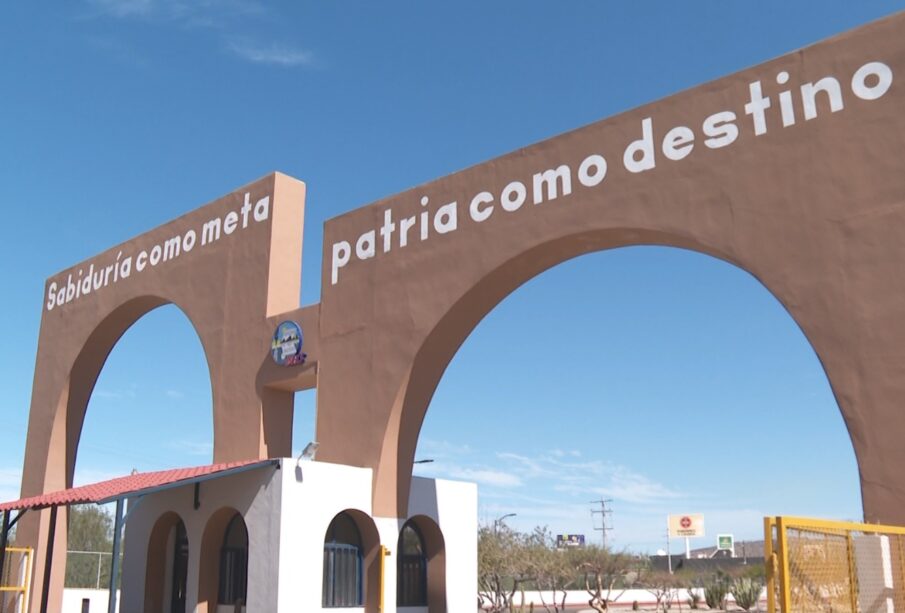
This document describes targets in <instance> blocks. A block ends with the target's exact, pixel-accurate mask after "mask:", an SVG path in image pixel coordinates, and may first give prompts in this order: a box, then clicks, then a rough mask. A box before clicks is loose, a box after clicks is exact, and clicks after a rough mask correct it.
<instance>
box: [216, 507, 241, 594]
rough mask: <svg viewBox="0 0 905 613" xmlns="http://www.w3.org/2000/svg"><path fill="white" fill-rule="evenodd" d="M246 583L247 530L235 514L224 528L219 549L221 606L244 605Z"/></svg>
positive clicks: (239, 517) (239, 516)
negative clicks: (221, 544) (221, 545)
mask: <svg viewBox="0 0 905 613" xmlns="http://www.w3.org/2000/svg"><path fill="white" fill-rule="evenodd" d="M247 583H248V530H247V529H246V528H245V521H244V520H243V519H242V516H241V515H239V514H238V513H236V514H235V515H234V516H233V518H232V519H231V520H230V521H229V524H228V525H227V526H226V532H225V533H224V535H223V547H222V548H221V549H220V590H219V595H218V598H217V601H218V603H219V604H222V605H235V604H240V605H244V604H245V598H246V587H247Z"/></svg>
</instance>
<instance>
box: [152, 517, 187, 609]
mask: <svg viewBox="0 0 905 613" xmlns="http://www.w3.org/2000/svg"><path fill="white" fill-rule="evenodd" d="M188 563H189V540H188V535H187V534H186V530H185V524H184V523H183V521H182V519H181V518H180V517H179V515H178V514H176V513H173V512H169V513H165V514H164V515H162V516H161V517H160V518H159V519H158V520H157V522H156V523H155V524H154V527H153V528H152V529H151V536H150V538H149V539H148V555H147V565H146V567H145V599H144V610H145V613H160V612H161V611H163V612H166V613H184V612H185V604H186V590H187V587H188V586H187V581H188Z"/></svg>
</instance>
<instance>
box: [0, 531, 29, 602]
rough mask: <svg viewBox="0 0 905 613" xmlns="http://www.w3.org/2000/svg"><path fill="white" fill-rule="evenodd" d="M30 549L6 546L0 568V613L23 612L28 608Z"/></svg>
mask: <svg viewBox="0 0 905 613" xmlns="http://www.w3.org/2000/svg"><path fill="white" fill-rule="evenodd" d="M31 572H32V550H31V549H29V548H27V547H7V548H6V555H5V556H4V558H3V568H2V569H0V613H24V612H25V611H27V610H28V586H29V584H30V583H31Z"/></svg>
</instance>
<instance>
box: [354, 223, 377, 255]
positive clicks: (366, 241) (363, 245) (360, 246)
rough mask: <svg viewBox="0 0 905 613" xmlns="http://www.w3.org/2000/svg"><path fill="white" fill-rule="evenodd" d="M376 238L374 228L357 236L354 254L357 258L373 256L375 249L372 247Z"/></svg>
mask: <svg viewBox="0 0 905 613" xmlns="http://www.w3.org/2000/svg"><path fill="white" fill-rule="evenodd" d="M376 238H377V236H376V235H375V234H374V230H371V231H370V232H365V233H364V234H362V235H361V236H359V237H358V242H356V243H355V256H356V257H357V258H358V259H359V260H367V259H370V258H372V257H374V254H375V253H376V250H375V249H374V243H375V241H376Z"/></svg>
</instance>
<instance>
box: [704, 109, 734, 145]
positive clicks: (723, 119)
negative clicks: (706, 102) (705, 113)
mask: <svg viewBox="0 0 905 613" xmlns="http://www.w3.org/2000/svg"><path fill="white" fill-rule="evenodd" d="M735 119H736V117H735V113H733V112H732V111H722V112H720V113H714V114H713V115H711V116H710V117H708V118H707V119H705V120H704V135H705V136H709V137H710V138H708V139H705V140H704V144H705V145H706V146H708V147H710V148H711V149H719V148H720V147H725V146H727V145H731V144H732V143H734V142H735V139H737V138H738V126H736V125H735V123H734V122H735Z"/></svg>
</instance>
